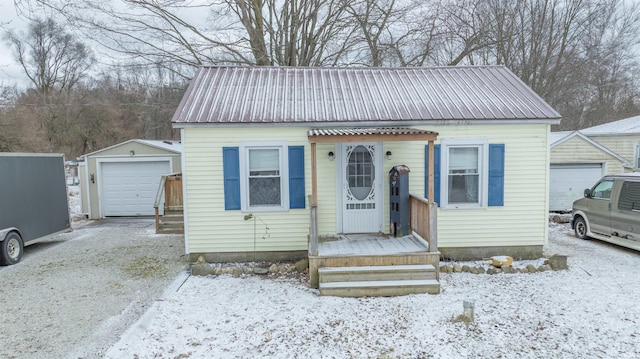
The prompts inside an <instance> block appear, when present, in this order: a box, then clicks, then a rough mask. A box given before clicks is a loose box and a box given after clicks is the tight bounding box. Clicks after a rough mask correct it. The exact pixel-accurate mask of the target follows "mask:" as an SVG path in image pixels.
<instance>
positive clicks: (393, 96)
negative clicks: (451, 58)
mask: <svg viewBox="0 0 640 359" xmlns="http://www.w3.org/2000/svg"><path fill="white" fill-rule="evenodd" d="M559 119H560V114H558V112H556V111H555V110H554V109H553V108H552V107H551V106H550V105H549V104H547V103H546V102H545V101H544V100H543V99H542V98H540V97H539V96H538V95H537V94H535V93H534V92H533V91H532V90H531V89H530V88H529V87H528V86H527V85H525V84H524V83H523V82H522V81H521V80H520V79H519V78H518V77H517V76H515V75H514V74H513V73H512V72H511V71H509V70H508V69H507V68H506V67H504V66H473V67H465V66H456V67H413V68H407V67H404V68H321V67H250V66H220V67H217V66H216V67H208V66H205V67H201V68H199V69H198V71H197V72H196V74H195V76H194V78H193V79H192V81H191V84H190V85H189V88H188V89H187V91H186V93H185V95H184V97H183V98H182V101H181V102H180V105H179V107H178V109H177V111H176V113H175V114H174V116H173V119H172V120H171V121H172V122H173V124H174V125H175V126H177V127H180V126H182V125H183V124H256V123H267V124H277V123H282V124H298V123H299V124H314V126H318V125H319V124H320V123H325V124H335V123H345V122H349V123H352V124H354V123H355V124H358V123H360V124H363V123H371V122H380V121H383V122H388V123H390V124H394V123H396V124H401V123H403V122H404V124H406V123H408V122H421V121H448V120H454V121H455V120H457V121H465V122H466V121H469V122H471V121H479V120H485V121H496V120H527V121H536V120H537V121H550V122H552V123H558V122H559ZM404 124H403V125H404ZM368 125H369V124H368ZM374 126H375V125H374Z"/></svg>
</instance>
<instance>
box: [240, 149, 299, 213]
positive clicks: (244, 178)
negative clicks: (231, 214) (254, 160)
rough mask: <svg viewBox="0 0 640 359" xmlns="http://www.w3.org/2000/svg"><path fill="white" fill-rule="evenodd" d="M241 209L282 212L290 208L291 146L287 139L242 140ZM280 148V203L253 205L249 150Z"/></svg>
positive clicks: (244, 210)
mask: <svg viewBox="0 0 640 359" xmlns="http://www.w3.org/2000/svg"><path fill="white" fill-rule="evenodd" d="M239 148H240V198H241V201H240V209H241V211H243V212H280V211H288V210H289V150H288V149H289V147H288V143H287V141H252V142H240V146H239ZM256 149H265V150H273V149H277V150H279V154H280V156H279V161H280V205H279V206H278V205H273V206H251V205H250V201H249V150H256Z"/></svg>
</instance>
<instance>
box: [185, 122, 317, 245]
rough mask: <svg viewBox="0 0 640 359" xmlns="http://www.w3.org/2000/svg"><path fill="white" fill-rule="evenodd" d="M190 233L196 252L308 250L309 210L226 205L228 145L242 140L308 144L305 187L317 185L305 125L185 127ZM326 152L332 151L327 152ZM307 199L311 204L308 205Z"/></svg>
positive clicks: (292, 144) (186, 187) (186, 186)
mask: <svg viewBox="0 0 640 359" xmlns="http://www.w3.org/2000/svg"><path fill="white" fill-rule="evenodd" d="M182 133H183V145H184V147H183V151H184V158H185V163H184V165H185V175H184V177H183V181H185V189H186V192H187V196H188V199H187V202H186V205H187V210H186V212H187V213H188V216H189V218H188V221H187V224H186V225H187V226H188V228H187V233H188V240H189V243H188V248H189V251H190V252H191V253H202V252H251V251H291V250H306V249H307V236H308V234H309V211H308V210H307V209H292V210H289V211H287V212H254V213H253V218H252V219H250V220H247V221H245V220H244V216H245V215H246V214H247V213H246V212H242V211H240V210H233V211H226V210H225V209H224V185H223V173H222V148H223V147H237V146H238V145H239V142H241V141H275V140H287V141H288V145H289V146H300V145H304V146H305V180H306V184H305V188H306V191H307V193H310V188H311V182H310V178H311V168H310V167H309V165H308V164H309V163H310V160H311V152H310V147H309V143H308V140H307V136H306V131H304V130H301V129H283V128H278V129H260V130H255V131H252V130H249V129H192V128H187V129H184V130H183V132H182ZM325 158H326V156H325ZM308 205H309V204H308V203H307V208H308Z"/></svg>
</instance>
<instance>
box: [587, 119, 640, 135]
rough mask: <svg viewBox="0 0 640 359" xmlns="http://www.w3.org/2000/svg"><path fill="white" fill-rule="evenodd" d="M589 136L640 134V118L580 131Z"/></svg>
mask: <svg viewBox="0 0 640 359" xmlns="http://www.w3.org/2000/svg"><path fill="white" fill-rule="evenodd" d="M580 132H582V133H583V134H585V135H587V136H607V135H634V134H639V133H640V116H634V117H629V118H625V119H622V120H618V121H613V122H609V123H604V124H602V125H598V126H593V127H589V128H585V129H584V130H580Z"/></svg>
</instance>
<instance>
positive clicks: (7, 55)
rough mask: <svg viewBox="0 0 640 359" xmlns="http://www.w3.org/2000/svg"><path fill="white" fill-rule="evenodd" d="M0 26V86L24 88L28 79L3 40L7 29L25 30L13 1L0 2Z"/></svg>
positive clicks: (3, 0) (4, 0)
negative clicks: (0, 25) (0, 36)
mask: <svg viewBox="0 0 640 359" xmlns="http://www.w3.org/2000/svg"><path fill="white" fill-rule="evenodd" d="M0 24H2V28H1V29H0V31H1V34H2V40H1V41H0V86H11V85H14V84H17V85H18V86H20V87H24V86H26V84H27V82H28V79H27V77H26V76H25V75H24V71H23V70H22V67H21V66H20V65H18V62H17V61H16V60H15V59H14V57H13V54H12V53H11V49H10V48H9V46H7V43H6V41H5V40H4V33H5V32H6V31H7V30H8V29H12V30H18V31H24V29H25V28H26V22H25V21H24V20H22V19H20V18H19V17H18V16H17V14H16V9H15V7H14V5H13V1H11V0H0Z"/></svg>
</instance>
